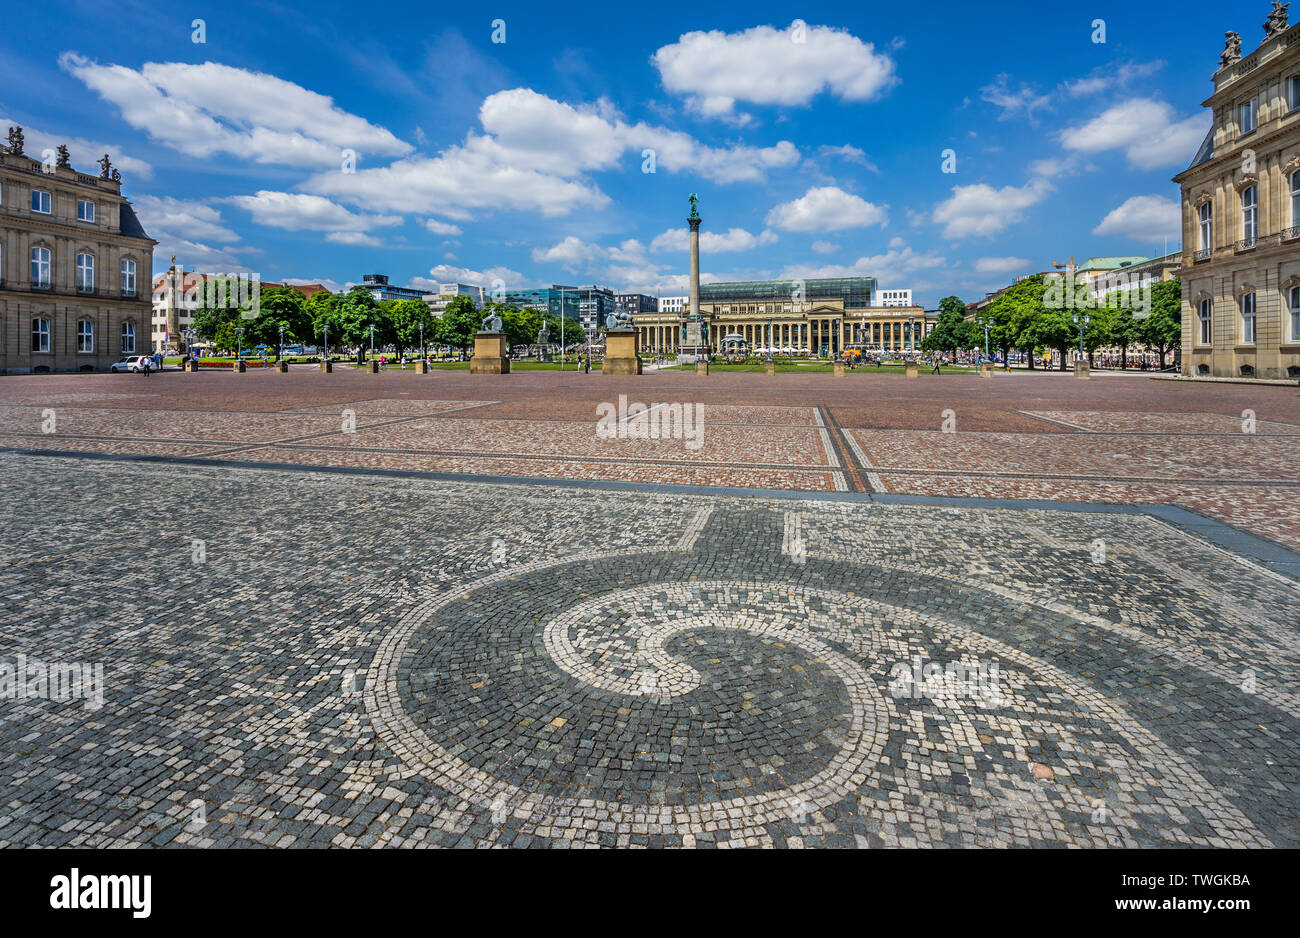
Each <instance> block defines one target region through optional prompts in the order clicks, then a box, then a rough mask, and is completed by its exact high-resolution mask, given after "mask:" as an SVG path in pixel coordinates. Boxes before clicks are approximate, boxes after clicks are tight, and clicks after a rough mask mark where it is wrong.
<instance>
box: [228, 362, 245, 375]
mask: <svg viewBox="0 0 1300 938" xmlns="http://www.w3.org/2000/svg"><path fill="white" fill-rule="evenodd" d="M230 370H231V371H233V372H234V373H235V374H237V375H242V374H243V373H244V372H245V371H247V370H248V365H246V364H244V363H243V362H235V363H234V364H233V365H231V366H230Z"/></svg>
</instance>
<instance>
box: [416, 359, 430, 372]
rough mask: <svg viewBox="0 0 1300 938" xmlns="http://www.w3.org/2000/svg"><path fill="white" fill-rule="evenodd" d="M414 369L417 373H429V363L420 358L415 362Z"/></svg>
mask: <svg viewBox="0 0 1300 938" xmlns="http://www.w3.org/2000/svg"><path fill="white" fill-rule="evenodd" d="M415 370H416V373H417V374H422V375H427V374H428V373H429V363H428V362H426V361H424V360H423V359H421V360H420V361H418V362H416V363H415Z"/></svg>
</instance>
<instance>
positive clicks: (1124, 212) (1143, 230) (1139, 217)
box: [1092, 195, 1182, 243]
mask: <svg viewBox="0 0 1300 938" xmlns="http://www.w3.org/2000/svg"><path fill="white" fill-rule="evenodd" d="M1181 232H1182V209H1181V208H1180V207H1179V205H1178V203H1177V202H1175V201H1174V200H1173V199H1167V198H1165V197H1164V196H1161V195H1135V196H1133V197H1132V198H1131V199H1127V200H1125V201H1124V203H1123V204H1121V205H1119V206H1117V207H1115V208H1113V209H1111V211H1110V212H1109V213H1107V215H1106V217H1105V218H1103V219H1102V220H1101V223H1100V224H1099V225H1097V227H1096V228H1094V229H1092V233H1093V234H1095V235H1104V236H1106V237H1112V238H1113V237H1118V238H1131V239H1132V240H1134V241H1146V242H1148V243H1150V242H1152V241H1159V240H1160V239H1161V238H1163V237H1170V238H1172V239H1174V240H1178V239H1179V238H1181Z"/></svg>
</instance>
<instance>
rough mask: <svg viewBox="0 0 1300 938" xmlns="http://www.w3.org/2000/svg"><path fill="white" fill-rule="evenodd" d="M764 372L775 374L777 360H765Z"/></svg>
mask: <svg viewBox="0 0 1300 938" xmlns="http://www.w3.org/2000/svg"><path fill="white" fill-rule="evenodd" d="M763 374H765V375H775V374H776V362H773V361H765V362H763Z"/></svg>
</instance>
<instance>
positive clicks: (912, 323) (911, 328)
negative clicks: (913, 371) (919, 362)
mask: <svg viewBox="0 0 1300 938" xmlns="http://www.w3.org/2000/svg"><path fill="white" fill-rule="evenodd" d="M907 334H908V335H909V336H910V337H911V339H912V357H913V358H915V357H916V317H915V316H908V317H907Z"/></svg>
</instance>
